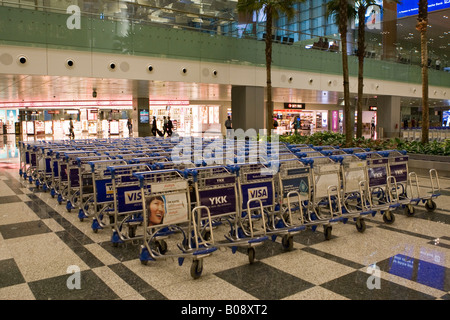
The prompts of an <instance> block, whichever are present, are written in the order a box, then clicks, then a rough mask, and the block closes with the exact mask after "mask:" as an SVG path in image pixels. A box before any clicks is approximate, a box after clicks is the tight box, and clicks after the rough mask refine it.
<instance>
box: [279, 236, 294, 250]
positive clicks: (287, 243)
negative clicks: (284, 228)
mask: <svg viewBox="0 0 450 320" xmlns="http://www.w3.org/2000/svg"><path fill="white" fill-rule="evenodd" d="M281 244H282V246H283V248H284V249H285V250H292V249H293V248H294V238H293V237H292V236H290V235H288V234H287V235H284V236H283V238H282V239H281Z"/></svg>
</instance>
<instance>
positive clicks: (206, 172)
mask: <svg viewBox="0 0 450 320" xmlns="http://www.w3.org/2000/svg"><path fill="white" fill-rule="evenodd" d="M184 173H185V176H186V177H189V178H191V179H192V183H193V186H194V194H193V195H192V196H191V199H192V200H191V201H192V202H193V203H195V205H196V206H200V207H201V206H206V207H207V208H208V210H209V214H210V217H211V219H212V226H213V227H214V228H217V229H219V228H220V226H222V225H228V226H229V230H228V229H227V230H226V231H224V232H223V239H221V240H217V239H218V237H217V236H216V238H215V242H214V245H215V246H216V247H217V248H221V247H231V249H232V252H233V253H236V250H237V248H238V247H247V253H248V257H249V262H250V263H253V262H254V259H255V254H254V253H255V252H254V247H255V246H257V245H258V244H261V243H262V242H263V241H265V240H267V239H268V238H267V236H266V235H264V234H263V235H255V234H256V232H255V230H253V229H251V228H253V221H251V219H252V217H249V220H250V223H249V224H248V226H247V225H243V219H241V211H240V210H239V208H240V206H239V201H240V198H239V193H238V188H237V185H238V184H237V175H236V174H237V170H236V167H234V166H222V165H218V166H207V167H199V168H192V169H186V170H184ZM191 194H192V193H191ZM206 223H207V222H205V224H206ZM245 229H247V230H245ZM249 229H250V230H249ZM221 230H223V228H222V229H221ZM211 232H212V230H209V229H206V230H204V238H205V239H209V238H210V233H211ZM249 234H250V236H249ZM251 235H253V236H251Z"/></svg>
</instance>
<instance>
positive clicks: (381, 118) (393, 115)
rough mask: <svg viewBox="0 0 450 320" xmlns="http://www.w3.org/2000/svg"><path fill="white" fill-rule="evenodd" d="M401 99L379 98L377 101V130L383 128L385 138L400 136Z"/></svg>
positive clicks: (392, 97) (391, 97)
mask: <svg viewBox="0 0 450 320" xmlns="http://www.w3.org/2000/svg"><path fill="white" fill-rule="evenodd" d="M400 120H401V119H400V97H394V96H378V99H377V128H380V127H381V128H383V131H384V134H383V137H378V138H392V137H399V136H400V124H401V123H400Z"/></svg>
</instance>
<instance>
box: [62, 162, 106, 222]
mask: <svg viewBox="0 0 450 320" xmlns="http://www.w3.org/2000/svg"><path fill="white" fill-rule="evenodd" d="M101 160H109V156H106V155H99V156H88V157H79V158H77V164H78V180H79V183H78V191H76V192H74V193H73V195H72V197H71V199H70V203H71V206H72V207H71V208H70V209H72V208H79V211H78V218H79V219H80V221H83V220H84V218H87V217H88V213H87V212H88V211H89V207H90V206H91V204H92V202H93V198H94V186H93V183H94V182H93V179H92V173H91V165H90V163H91V162H92V161H101ZM68 210H69V209H68Z"/></svg>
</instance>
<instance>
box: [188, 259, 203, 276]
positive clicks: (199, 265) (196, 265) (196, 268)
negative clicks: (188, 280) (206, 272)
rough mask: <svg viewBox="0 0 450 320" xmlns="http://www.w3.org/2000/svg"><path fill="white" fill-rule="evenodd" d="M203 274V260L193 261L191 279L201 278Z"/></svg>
mask: <svg viewBox="0 0 450 320" xmlns="http://www.w3.org/2000/svg"><path fill="white" fill-rule="evenodd" d="M202 272H203V259H199V260H193V261H192V265H191V277H192V278H194V279H198V278H200V276H201V275H202Z"/></svg>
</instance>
